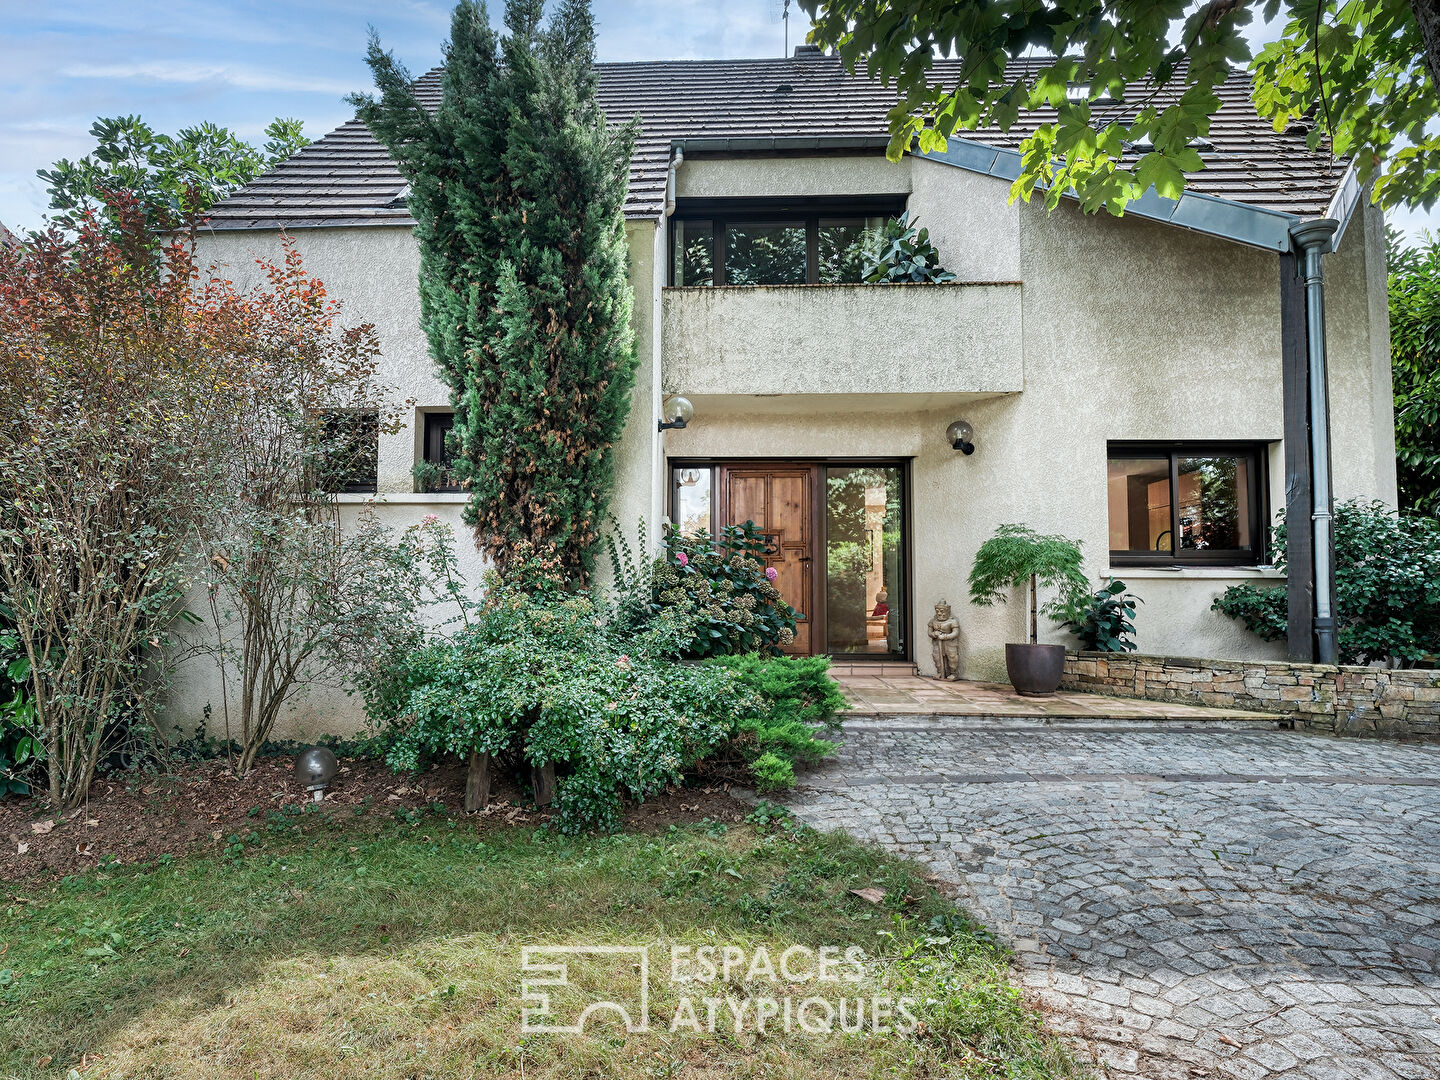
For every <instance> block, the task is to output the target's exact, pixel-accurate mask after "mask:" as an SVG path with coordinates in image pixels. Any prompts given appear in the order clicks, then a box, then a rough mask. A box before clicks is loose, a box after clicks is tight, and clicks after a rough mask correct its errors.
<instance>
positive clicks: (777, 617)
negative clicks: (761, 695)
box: [649, 521, 796, 657]
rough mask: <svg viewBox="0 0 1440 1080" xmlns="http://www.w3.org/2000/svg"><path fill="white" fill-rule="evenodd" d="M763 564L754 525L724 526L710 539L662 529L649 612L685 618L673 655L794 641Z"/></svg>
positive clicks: (786, 611)
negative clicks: (685, 631) (682, 638)
mask: <svg viewBox="0 0 1440 1080" xmlns="http://www.w3.org/2000/svg"><path fill="white" fill-rule="evenodd" d="M778 576H779V575H778V573H777V571H776V570H775V568H774V567H773V566H766V565H765V538H764V537H763V536H762V535H761V534H760V532H759V530H757V529H756V528H755V526H754V525H753V524H752V523H750V522H748V521H747V522H746V523H745V524H744V525H731V526H727V527H726V528H725V529H722V530H721V532H720V535H719V536H718V537H716V536H711V535H710V534H709V533H701V534H700V535H698V536H684V535H681V533H680V531H679V530H678V529H676V528H674V527H673V526H671V527H668V528H667V530H666V533H665V538H664V540H663V541H662V543H661V554H660V560H659V562H658V563H657V564H656V566H655V567H654V568H653V570H652V573H651V577H650V586H651V592H650V600H649V606H650V612H651V614H658V613H659V612H661V611H664V610H667V609H669V610H670V611H671V612H672V613H674V614H675V616H676V617H677V618H681V619H684V618H686V617H687V616H688V617H689V621H690V624H691V627H692V632H691V636H690V638H689V640H688V641H686V642H684V643H683V645H682V648H681V655H683V656H688V657H703V656H725V655H730V654H734V653H750V652H758V653H777V652H779V651H780V648H781V646H784V645H789V644H790V643H792V642H793V641H794V640H795V617H796V612H795V609H794V608H792V607H791V606H790V605H789V604H787V603H786V602H785V601H784V600H783V599H781V597H780V590H779V589H777V588H776V587H775V579H776V578H777V577H778Z"/></svg>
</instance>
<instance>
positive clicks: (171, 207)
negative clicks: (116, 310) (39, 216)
mask: <svg viewBox="0 0 1440 1080" xmlns="http://www.w3.org/2000/svg"><path fill="white" fill-rule="evenodd" d="M302 127H303V124H302V123H301V121H299V120H289V119H281V118H279V117H277V118H276V119H274V120H272V121H271V122H270V124H269V126H267V127H266V128H265V145H264V148H263V149H256V148H255V147H254V146H251V145H250V144H249V143H247V142H245V141H244V140H243V139H241V138H239V137H238V136H237V135H236V134H235V133H234V132H232V131H230V130H229V129H228V128H223V127H217V126H216V125H215V124H211V123H202V124H199V125H197V126H195V127H188V128H181V129H180V131H179V132H177V133H176V134H174V135H165V134H157V133H156V131H155V129H154V128H152V127H151V126H150V125H149V124H147V123H145V121H143V120H142V119H140V117H138V116H114V117H106V116H102V117H100V118H99V119H98V120H96V121H95V123H94V124H92V125H91V126H90V134H91V136H93V137H94V139H95V142H96V146H95V149H94V150H92V151H91V152H90V153H88V154H86V155H85V156H84V157H82V158H81V159H80V160H79V161H71V160H69V159H68V158H61V159H60V160H59V161H57V162H56V163H55V164H54V165H52V166H51V167H50V168H48V169H41V170H39V171H38V172H37V173H36V175H37V176H39V177H40V179H41V180H43V181H45V184H46V189H45V192H46V194H47V195H48V196H49V197H50V209H51V211H52V214H51V217H50V220H51V221H53V222H55V223H56V224H58V225H60V226H61V227H62V228H67V229H75V228H78V227H79V224H80V222H81V221H82V219H83V218H84V215H86V214H90V215H94V216H96V217H98V218H101V219H105V218H107V216H108V213H109V212H108V210H107V195H108V194H110V193H114V192H128V193H129V194H130V195H131V196H133V197H134V199H135V200H136V201H137V202H138V204H139V206H140V208H141V210H142V211H143V213H144V215H145V220H146V223H147V225H148V226H149V227H150V229H151V230H152V231H162V230H167V229H174V228H183V229H193V228H194V227H195V226H196V225H197V224H198V223H199V220H200V218H201V217H202V216H203V214H204V211H206V210H208V209H210V207H212V206H214V205H215V204H216V203H217V202H219V201H220V200H221V199H223V198H225V196H227V195H229V194H230V193H231V192H233V191H237V190H239V189H240V188H242V187H244V186H245V185H246V184H248V183H249V182H250V181H251V180H253V179H255V177H257V176H259V175H260V174H261V173H262V172H264V171H265V170H266V169H269V168H271V167H273V166H275V165H278V164H279V163H280V162H282V161H284V160H285V159H286V158H288V157H290V155H292V154H293V153H295V151H297V150H299V149H300V148H301V147H302V146H305V145H306V144H307V143H308V142H309V140H308V139H306V138H305V136H304V135H303V134H302V133H301V129H302ZM109 224H110V225H111V227H112V228H113V227H114V226H115V224H116V223H115V221H114V220H113V219H110V221H109Z"/></svg>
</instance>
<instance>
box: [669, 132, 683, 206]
mask: <svg viewBox="0 0 1440 1080" xmlns="http://www.w3.org/2000/svg"><path fill="white" fill-rule="evenodd" d="M684 164H685V150H684V148H683V147H680V146H677V147H675V153H674V154H672V155H671V157H670V171H669V172H667V173H666V174H665V216H666V217H667V218H668V217H669V216H670V215H671V214H673V213H675V174H676V173H677V172H679V171H680V166H681V165H684Z"/></svg>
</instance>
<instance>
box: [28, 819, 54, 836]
mask: <svg viewBox="0 0 1440 1080" xmlns="http://www.w3.org/2000/svg"><path fill="white" fill-rule="evenodd" d="M53 828H55V822H53V821H32V822H31V823H30V831H31V832H32V833H34V834H35V835H36V836H44V835H45V834H46V833H48V832H49V831H50V830H51V829H53Z"/></svg>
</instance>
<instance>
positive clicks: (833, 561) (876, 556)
mask: <svg viewBox="0 0 1440 1080" xmlns="http://www.w3.org/2000/svg"><path fill="white" fill-rule="evenodd" d="M823 472H824V477H825V482H824V487H825V515H824V524H825V651H826V652H828V653H830V654H831V655H832V656H844V657H850V658H860V657H867V656H869V657H875V658H876V659H895V658H903V657H904V656H905V655H906V642H905V627H906V620H907V618H908V615H909V613H908V612H907V611H906V610H905V606H906V605H905V601H906V597H905V537H904V522H905V506H904V502H903V500H904V482H903V481H904V475H903V472H902V470H901V468H900V467H899V466H898V465H826V466H824V467H823Z"/></svg>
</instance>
